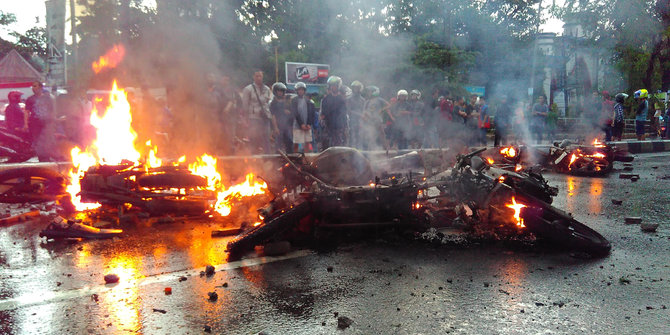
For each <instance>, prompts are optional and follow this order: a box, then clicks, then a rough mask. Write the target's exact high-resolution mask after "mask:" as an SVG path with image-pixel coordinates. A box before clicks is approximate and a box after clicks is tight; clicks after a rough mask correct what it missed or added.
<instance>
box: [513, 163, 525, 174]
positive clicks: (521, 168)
mask: <svg viewBox="0 0 670 335" xmlns="http://www.w3.org/2000/svg"><path fill="white" fill-rule="evenodd" d="M521 170H523V165H521V164H517V165H516V166H515V167H514V171H516V172H519V171H521Z"/></svg>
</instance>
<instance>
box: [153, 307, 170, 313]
mask: <svg viewBox="0 0 670 335" xmlns="http://www.w3.org/2000/svg"><path fill="white" fill-rule="evenodd" d="M153 310H154V312H158V313H161V314H165V313H167V311H166V310H164V309H158V308H154V309H153Z"/></svg>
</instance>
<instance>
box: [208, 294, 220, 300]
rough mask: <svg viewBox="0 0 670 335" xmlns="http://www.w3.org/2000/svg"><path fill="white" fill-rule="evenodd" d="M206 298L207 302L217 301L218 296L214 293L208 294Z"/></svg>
mask: <svg viewBox="0 0 670 335" xmlns="http://www.w3.org/2000/svg"><path fill="white" fill-rule="evenodd" d="M207 296H209V298H208V299H209V301H216V300H217V299H219V295H218V294H216V292H208V293H207Z"/></svg>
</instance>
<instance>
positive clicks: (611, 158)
mask: <svg viewBox="0 0 670 335" xmlns="http://www.w3.org/2000/svg"><path fill="white" fill-rule="evenodd" d="M482 156H483V157H484V158H485V159H486V160H487V161H488V162H489V163H490V164H493V165H495V166H497V167H500V168H503V169H507V170H512V171H521V170H525V169H533V168H534V167H537V166H539V167H543V168H551V169H553V170H554V171H556V172H560V173H567V174H572V175H578V176H591V177H593V176H603V175H606V174H608V173H609V172H610V171H612V168H613V163H614V162H616V161H619V162H631V161H633V159H634V157H633V155H631V154H630V153H629V152H628V151H625V150H620V149H618V148H616V146H612V145H609V144H606V143H602V142H599V141H598V140H594V142H593V143H592V144H591V145H585V144H579V143H574V142H572V141H569V140H563V141H561V142H554V143H553V144H552V146H550V147H548V148H542V147H529V146H508V147H503V148H491V149H488V150H486V151H485V152H484V153H483V154H482Z"/></svg>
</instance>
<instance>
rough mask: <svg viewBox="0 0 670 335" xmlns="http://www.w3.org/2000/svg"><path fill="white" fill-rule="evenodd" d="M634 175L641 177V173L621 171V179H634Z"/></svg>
mask: <svg viewBox="0 0 670 335" xmlns="http://www.w3.org/2000/svg"><path fill="white" fill-rule="evenodd" d="M633 177H637V178H638V179H639V178H640V175H639V174H632V173H619V179H632V178H633Z"/></svg>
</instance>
